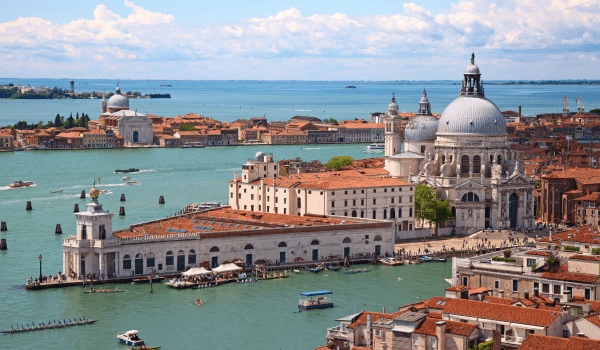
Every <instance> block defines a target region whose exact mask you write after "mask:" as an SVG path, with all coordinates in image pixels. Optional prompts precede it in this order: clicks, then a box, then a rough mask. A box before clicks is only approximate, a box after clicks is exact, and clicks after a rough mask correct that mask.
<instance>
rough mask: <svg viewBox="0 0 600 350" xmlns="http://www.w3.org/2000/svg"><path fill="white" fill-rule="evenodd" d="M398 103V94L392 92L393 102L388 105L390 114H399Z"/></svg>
mask: <svg viewBox="0 0 600 350" xmlns="http://www.w3.org/2000/svg"><path fill="white" fill-rule="evenodd" d="M398 110H399V108H398V104H397V103H396V96H395V94H392V102H390V104H389V105H388V114H389V115H397V114H398Z"/></svg>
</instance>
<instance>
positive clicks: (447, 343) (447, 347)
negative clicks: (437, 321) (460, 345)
mask: <svg viewBox="0 0 600 350" xmlns="http://www.w3.org/2000/svg"><path fill="white" fill-rule="evenodd" d="M451 347H452V340H450V339H446V349H450V348H451Z"/></svg>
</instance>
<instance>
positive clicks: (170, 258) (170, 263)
mask: <svg viewBox="0 0 600 350" xmlns="http://www.w3.org/2000/svg"><path fill="white" fill-rule="evenodd" d="M165 263H166V265H167V266H173V252H172V251H170V250H169V251H168V252H167V258H166V261H165Z"/></svg>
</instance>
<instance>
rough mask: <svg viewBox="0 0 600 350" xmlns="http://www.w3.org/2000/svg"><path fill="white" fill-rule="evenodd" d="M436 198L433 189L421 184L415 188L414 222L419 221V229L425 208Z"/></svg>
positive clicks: (423, 218)
mask: <svg viewBox="0 0 600 350" xmlns="http://www.w3.org/2000/svg"><path fill="white" fill-rule="evenodd" d="M436 198H437V193H435V190H434V189H433V188H431V187H429V186H427V185H423V184H420V185H417V186H416V187H415V220H417V221H421V227H423V221H424V220H425V212H426V210H427V206H428V205H429V203H431V202H432V201H434V200H435V199H436Z"/></svg>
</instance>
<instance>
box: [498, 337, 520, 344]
mask: <svg viewBox="0 0 600 350" xmlns="http://www.w3.org/2000/svg"><path fill="white" fill-rule="evenodd" d="M524 340H525V338H522V337H517V336H512V335H505V336H503V337H502V341H503V342H505V343H515V344H521V343H522V342H523V341H524Z"/></svg>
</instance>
